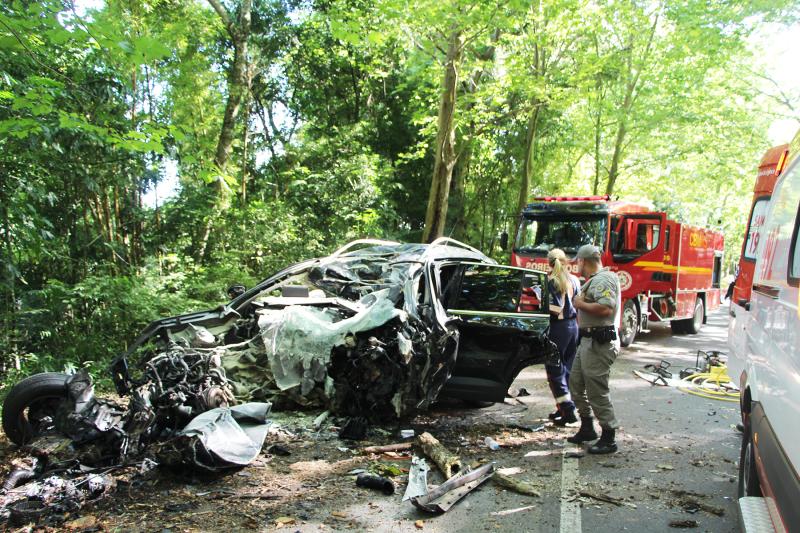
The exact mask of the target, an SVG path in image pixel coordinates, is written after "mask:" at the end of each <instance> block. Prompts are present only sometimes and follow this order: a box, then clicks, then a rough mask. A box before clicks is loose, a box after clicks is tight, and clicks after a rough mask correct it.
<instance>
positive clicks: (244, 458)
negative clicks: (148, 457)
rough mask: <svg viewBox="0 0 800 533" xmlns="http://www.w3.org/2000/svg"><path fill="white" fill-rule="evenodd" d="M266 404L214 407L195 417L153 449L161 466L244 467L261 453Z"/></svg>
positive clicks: (265, 430)
mask: <svg viewBox="0 0 800 533" xmlns="http://www.w3.org/2000/svg"><path fill="white" fill-rule="evenodd" d="M271 407H272V406H271V405H270V404H269V403H246V404H242V405H234V406H233V407H217V408H216V409H211V410H210V411H206V412H204V413H202V414H200V415H198V416H197V417H195V418H194V419H193V420H192V421H191V422H189V424H187V426H186V427H185V428H183V430H182V431H181V432H180V433H179V434H178V435H177V436H176V437H175V438H173V439H170V440H168V441H165V442H162V443H159V444H157V445H156V446H155V455H156V457H157V459H158V461H159V462H160V463H161V464H164V465H167V466H173V467H177V466H187V467H190V468H200V469H203V470H208V471H210V472H218V471H221V470H225V469H230V468H238V467H242V466H246V465H248V464H250V463H251V462H253V460H254V459H255V458H256V457H257V456H258V454H259V453H260V452H261V447H262V446H263V445H264V440H265V439H266V437H267V432H268V431H269V428H270V421H269V420H268V419H267V415H268V414H269V411H270V408H271Z"/></svg>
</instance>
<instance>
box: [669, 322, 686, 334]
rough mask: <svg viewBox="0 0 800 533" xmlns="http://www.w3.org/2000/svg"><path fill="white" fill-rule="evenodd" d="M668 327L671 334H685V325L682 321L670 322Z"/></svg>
mask: <svg viewBox="0 0 800 533" xmlns="http://www.w3.org/2000/svg"><path fill="white" fill-rule="evenodd" d="M669 327H671V328H672V333H674V334H676V335H683V334H684V333H686V324H685V323H684V322H683V320H671V321H670V323H669Z"/></svg>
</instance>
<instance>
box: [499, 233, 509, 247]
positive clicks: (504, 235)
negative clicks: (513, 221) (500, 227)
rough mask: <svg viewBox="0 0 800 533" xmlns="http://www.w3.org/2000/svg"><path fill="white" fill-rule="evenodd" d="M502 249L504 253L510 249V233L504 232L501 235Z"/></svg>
mask: <svg viewBox="0 0 800 533" xmlns="http://www.w3.org/2000/svg"><path fill="white" fill-rule="evenodd" d="M500 249H501V250H503V251H504V252H505V251H506V250H507V249H508V232H507V231H504V232H503V233H501V234H500Z"/></svg>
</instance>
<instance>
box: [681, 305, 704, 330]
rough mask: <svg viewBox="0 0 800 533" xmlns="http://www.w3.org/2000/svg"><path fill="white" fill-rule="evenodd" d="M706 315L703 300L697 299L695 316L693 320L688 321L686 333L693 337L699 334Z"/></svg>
mask: <svg viewBox="0 0 800 533" xmlns="http://www.w3.org/2000/svg"><path fill="white" fill-rule="evenodd" d="M704 315H705V308H704V307H703V300H701V299H700V298H698V299H697V301H695V303H694V314H693V315H692V318H690V319H688V320H687V321H686V333H690V334H692V335H694V334H696V333H699V332H700V328H702V327H703V318H704Z"/></svg>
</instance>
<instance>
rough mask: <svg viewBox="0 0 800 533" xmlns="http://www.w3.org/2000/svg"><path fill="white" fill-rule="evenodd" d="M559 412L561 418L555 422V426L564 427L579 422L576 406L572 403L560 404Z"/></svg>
mask: <svg viewBox="0 0 800 533" xmlns="http://www.w3.org/2000/svg"><path fill="white" fill-rule="evenodd" d="M558 412H559V415H560V416H558V417H557V418H556V419H555V420H553V425H556V426H559V427H564V426H566V425H567V424H572V423H574V422H577V421H578V417H577V415H576V414H575V406H574V405H572V402H564V403H561V404H559V405H558ZM595 438H597V437H595Z"/></svg>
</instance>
